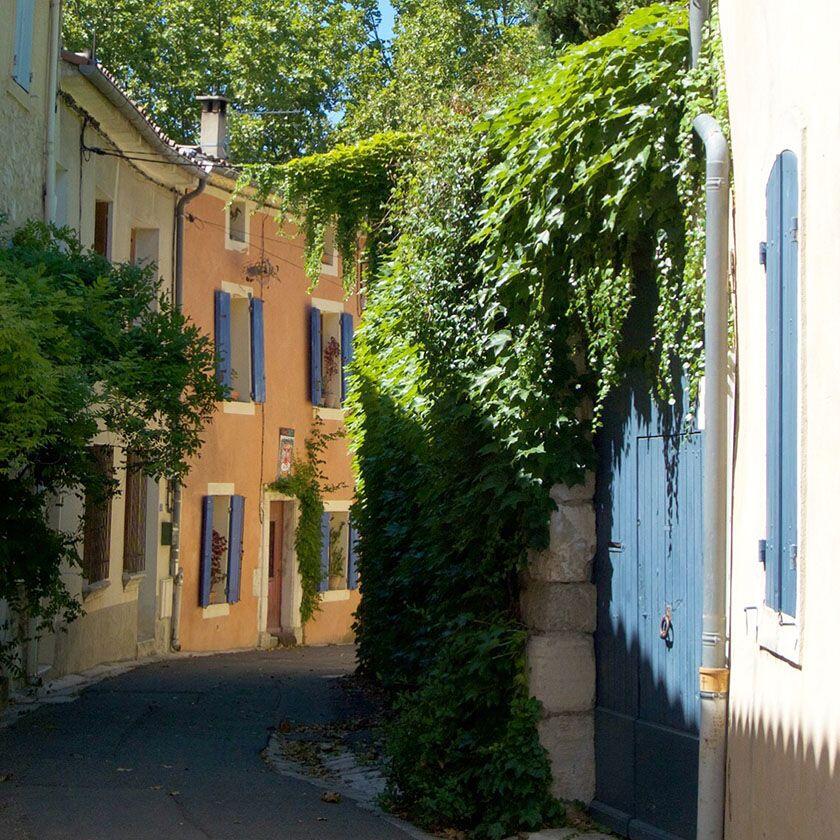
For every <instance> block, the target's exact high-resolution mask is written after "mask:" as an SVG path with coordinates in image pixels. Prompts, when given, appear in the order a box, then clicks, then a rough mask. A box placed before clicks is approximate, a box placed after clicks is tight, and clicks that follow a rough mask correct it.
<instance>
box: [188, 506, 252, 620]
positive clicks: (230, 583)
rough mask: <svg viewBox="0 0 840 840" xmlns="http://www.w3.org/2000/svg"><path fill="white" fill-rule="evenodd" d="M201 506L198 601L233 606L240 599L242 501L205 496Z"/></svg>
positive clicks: (206, 603)
mask: <svg viewBox="0 0 840 840" xmlns="http://www.w3.org/2000/svg"><path fill="white" fill-rule="evenodd" d="M203 505H204V510H203V515H202V546H201V581H200V592H199V602H200V604H201V606H202V607H207V606H210V605H211V604H233V603H236V602H237V601H238V600H239V583H240V577H241V573H242V538H243V529H244V524H245V499H244V498H243V497H242V496H205V497H204V502H203Z"/></svg>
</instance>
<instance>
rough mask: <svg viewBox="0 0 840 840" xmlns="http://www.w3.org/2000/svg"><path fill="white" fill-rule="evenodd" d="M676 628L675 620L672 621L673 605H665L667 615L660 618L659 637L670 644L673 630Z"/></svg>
mask: <svg viewBox="0 0 840 840" xmlns="http://www.w3.org/2000/svg"><path fill="white" fill-rule="evenodd" d="M673 629H674V625H673V622H672V621H671V605H670V604H666V605H665V615H663V616H662V618H661V619H660V620H659V638H660V639H664V640H665V643H666V644H668V643H669V642H672V637H673V633H672V632H671V631H672V630H673Z"/></svg>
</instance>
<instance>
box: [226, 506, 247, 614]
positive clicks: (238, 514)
mask: <svg viewBox="0 0 840 840" xmlns="http://www.w3.org/2000/svg"><path fill="white" fill-rule="evenodd" d="M244 529H245V497H244V496H231V497H230V538H229V543H228V545H229V549H228V579H227V600H228V603H229V604H235V603H236V602H237V601H238V600H239V585H240V580H241V578H242V538H243V535H244V532H245V531H244Z"/></svg>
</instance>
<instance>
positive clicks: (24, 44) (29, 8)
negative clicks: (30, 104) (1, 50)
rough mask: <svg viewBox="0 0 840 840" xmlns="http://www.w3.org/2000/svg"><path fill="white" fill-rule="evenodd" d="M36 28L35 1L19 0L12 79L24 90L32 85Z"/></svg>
mask: <svg viewBox="0 0 840 840" xmlns="http://www.w3.org/2000/svg"><path fill="white" fill-rule="evenodd" d="M34 28H35V0H17V14H16V16H15V56H14V61H13V66H12V78H13V79H14V80H15V81H16V82H17V83H18V84H19V85H20V86H21V87H22V88H23V89H24V90H29V88H30V87H31V84H32V38H33V34H34Z"/></svg>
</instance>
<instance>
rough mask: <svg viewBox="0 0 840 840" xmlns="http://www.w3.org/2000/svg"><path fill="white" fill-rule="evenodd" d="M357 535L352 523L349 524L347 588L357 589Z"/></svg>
mask: <svg viewBox="0 0 840 840" xmlns="http://www.w3.org/2000/svg"><path fill="white" fill-rule="evenodd" d="M358 541H359V535H358V533H357V532H356V529H355V528H354V527H353V524H352V523H351V524H350V539H349V542H348V546H347V588H348V589H357V588H358V586H359V568H358V564H357V562H356V543H357V542H358Z"/></svg>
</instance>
